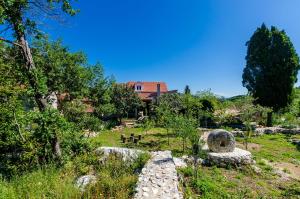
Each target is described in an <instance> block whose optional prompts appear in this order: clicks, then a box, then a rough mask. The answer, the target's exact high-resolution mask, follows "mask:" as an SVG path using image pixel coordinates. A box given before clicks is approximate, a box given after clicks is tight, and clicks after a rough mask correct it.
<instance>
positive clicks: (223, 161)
mask: <svg viewBox="0 0 300 199" xmlns="http://www.w3.org/2000/svg"><path fill="white" fill-rule="evenodd" d="M207 161H208V164H210V165H217V166H220V167H227V166H242V165H247V164H251V163H253V160H252V155H251V153H250V152H249V151H246V150H243V149H239V148H235V149H234V151H233V152H225V153H215V152H209V153H208V154H207Z"/></svg>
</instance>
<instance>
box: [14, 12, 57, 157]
mask: <svg viewBox="0 0 300 199" xmlns="http://www.w3.org/2000/svg"><path fill="white" fill-rule="evenodd" d="M20 13H21V11H20ZM13 22H14V23H13V29H14V32H15V34H16V37H17V40H18V43H19V44H20V50H21V54H22V56H23V59H24V62H25V69H26V75H27V78H28V81H29V84H30V86H31V87H32V88H33V90H34V99H35V102H36V103H37V106H38V108H39V110H40V111H41V112H43V111H45V109H46V107H47V100H46V99H44V97H43V94H42V92H40V90H39V86H38V79H37V75H36V67H35V64H34V61H33V57H32V54H31V50H30V48H29V45H28V42H27V40H26V37H25V32H24V31H23V30H22V29H21V28H20V27H22V25H23V24H22V17H21V15H20V16H19V17H18V18H14V20H13ZM52 148H53V149H54V151H53V152H54V153H55V155H56V156H57V157H58V158H60V157H61V149H60V143H59V139H58V137H57V135H56V134H55V136H54V138H53V140H52Z"/></svg>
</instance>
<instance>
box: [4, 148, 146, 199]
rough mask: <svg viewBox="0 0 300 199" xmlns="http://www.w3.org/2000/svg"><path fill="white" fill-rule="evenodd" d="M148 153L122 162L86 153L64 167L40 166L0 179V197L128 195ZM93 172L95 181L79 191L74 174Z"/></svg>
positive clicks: (129, 195)
mask: <svg viewBox="0 0 300 199" xmlns="http://www.w3.org/2000/svg"><path fill="white" fill-rule="evenodd" d="M148 159H149V155H147V154H143V155H140V156H139V157H138V158H137V159H136V160H135V161H133V162H124V161H122V159H121V157H119V156H117V155H112V156H109V157H108V159H107V161H106V162H104V163H102V164H100V163H99V156H96V154H94V153H86V154H81V155H79V156H77V157H76V158H75V159H74V160H72V161H68V163H67V164H66V165H65V167H64V168H61V169H57V168H56V167H54V166H48V167H43V168H41V169H37V170H35V171H33V172H28V173H25V174H23V175H22V176H15V177H13V178H12V179H10V180H9V181H8V180H5V179H0V193H1V194H0V198H1V199H2V198H3V199H23V198H33V199H39V198H49V199H51V198H53V199H56V198H62V199H68V198H99V197H100V198H110V197H114V198H124V199H126V198H130V197H131V196H132V195H133V193H134V187H135V184H136V182H137V174H138V171H140V170H141V168H142V167H143V166H144V164H145V163H146V162H147V161H148ZM90 172H96V173H97V179H98V180H97V183H96V184H94V185H90V186H88V187H87V189H86V190H85V191H84V192H82V191H80V190H79V189H78V188H77V187H76V186H74V182H75V180H76V179H77V177H79V176H81V175H86V174H89V173H90Z"/></svg>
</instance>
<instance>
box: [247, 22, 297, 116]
mask: <svg viewBox="0 0 300 199" xmlns="http://www.w3.org/2000/svg"><path fill="white" fill-rule="evenodd" d="M246 45H247V46H248V51H247V56H246V61H247V64H246V67H245V69H244V72H243V86H245V87H246V88H247V89H248V91H249V92H250V93H251V94H252V95H253V96H254V98H255V100H256V102H257V103H259V104H260V105H262V106H266V107H270V108H273V109H274V110H275V111H278V110H279V109H280V108H283V107H286V106H287V105H288V104H290V103H291V101H292V99H293V87H294V84H295V83H296V81H297V73H298V70H299V68H300V65H299V57H298V55H297V53H296V51H295V49H294V46H293V44H292V42H291V41H290V39H289V37H288V36H287V35H286V33H285V32H284V31H280V30H278V29H277V28H276V27H273V26H272V27H271V29H268V28H267V27H266V26H265V25H264V24H263V25H262V26H261V27H260V28H258V29H257V30H256V31H255V32H254V34H253V35H252V37H251V38H250V40H249V41H248V42H247V44H246Z"/></svg>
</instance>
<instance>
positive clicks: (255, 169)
mask: <svg viewBox="0 0 300 199" xmlns="http://www.w3.org/2000/svg"><path fill="white" fill-rule="evenodd" d="M251 167H252V169H253V171H254V172H255V173H257V174H260V173H261V172H262V170H261V168H259V167H258V166H256V165H255V164H252V165H251Z"/></svg>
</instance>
